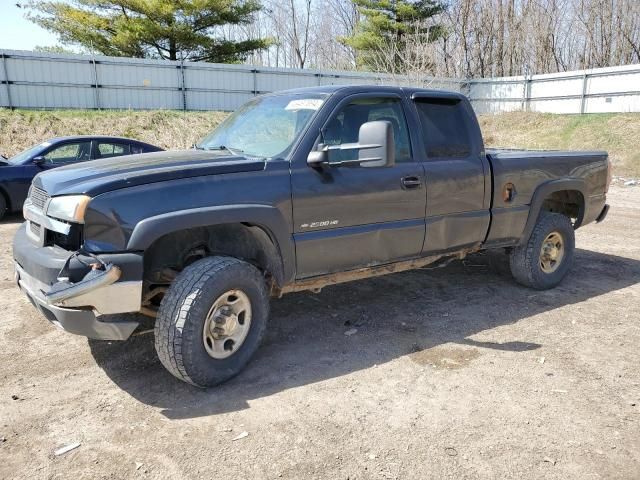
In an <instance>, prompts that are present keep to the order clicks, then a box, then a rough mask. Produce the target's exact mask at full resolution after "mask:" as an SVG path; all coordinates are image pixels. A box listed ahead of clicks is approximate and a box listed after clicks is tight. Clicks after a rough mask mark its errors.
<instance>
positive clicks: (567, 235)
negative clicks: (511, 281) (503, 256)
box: [509, 212, 576, 290]
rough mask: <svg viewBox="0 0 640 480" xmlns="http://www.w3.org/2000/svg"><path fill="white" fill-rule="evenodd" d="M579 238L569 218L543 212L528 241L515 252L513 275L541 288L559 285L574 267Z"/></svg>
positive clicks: (527, 284)
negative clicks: (576, 245) (572, 266)
mask: <svg viewBox="0 0 640 480" xmlns="http://www.w3.org/2000/svg"><path fill="white" fill-rule="evenodd" d="M575 242H576V240H575V232H574V230H573V225H572V224H571V220H569V218H567V217H566V216H564V215H561V214H559V213H549V212H542V213H541V214H540V218H538V222H537V223H536V226H535V227H534V229H533V232H532V233H531V236H530V237H529V240H528V241H527V243H525V244H524V245H520V246H518V247H516V248H514V249H513V251H512V252H511V256H510V259H509V264H510V266H511V273H512V274H513V277H514V278H515V279H516V281H517V282H518V283H520V284H522V285H524V286H527V287H531V288H535V289H537V290H547V289H549V288H553V287H555V286H556V285H558V284H559V283H560V282H561V281H562V279H563V278H564V276H565V275H566V274H567V272H568V271H569V268H571V264H572V262H573V254H574V250H575Z"/></svg>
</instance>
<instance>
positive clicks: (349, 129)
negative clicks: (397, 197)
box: [323, 98, 411, 163]
mask: <svg viewBox="0 0 640 480" xmlns="http://www.w3.org/2000/svg"><path fill="white" fill-rule="evenodd" d="M376 120H382V121H386V122H389V123H390V124H391V127H392V129H393V138H394V141H395V147H396V163H399V162H410V161H411V146H410V144H409V130H408V128H407V120H406V118H405V116H404V112H403V110H402V105H401V103H400V100H398V99H395V98H365V99H357V100H354V101H353V102H351V103H349V104H348V105H346V106H344V107H343V108H342V109H341V110H340V111H339V112H338V114H337V115H335V116H334V117H333V119H331V120H330V121H329V123H328V124H327V126H326V127H325V128H324V131H323V140H324V143H325V145H342V144H345V143H356V142H357V141H358V134H359V132H360V127H361V126H362V124H363V123H366V122H373V121H376ZM353 157H354V153H353V151H340V150H332V151H330V152H329V158H330V160H331V161H343V160H351V159H353Z"/></svg>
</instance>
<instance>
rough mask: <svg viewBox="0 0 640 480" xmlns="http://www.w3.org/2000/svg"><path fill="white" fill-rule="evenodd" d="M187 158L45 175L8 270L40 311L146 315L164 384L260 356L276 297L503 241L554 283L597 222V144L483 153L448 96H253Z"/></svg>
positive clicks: (104, 325) (520, 275) (109, 333)
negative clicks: (583, 229)
mask: <svg viewBox="0 0 640 480" xmlns="http://www.w3.org/2000/svg"><path fill="white" fill-rule="evenodd" d="M196 148H197V149H195V150H191V151H184V152H162V153H152V154H146V155H133V156H129V157H122V158H114V159H110V160H108V161H105V160H96V161H91V162H86V163H82V164H79V165H77V166H73V167H62V168H58V169H56V170H52V171H50V172H46V173H42V174H40V175H38V176H37V177H36V178H35V180H34V182H33V185H32V187H31V191H30V194H29V198H28V200H27V201H26V202H25V205H24V216H25V218H26V219H27V221H26V223H25V224H24V225H23V226H22V227H21V228H20V229H19V231H18V233H17V235H16V237H15V241H14V247H13V248H14V258H15V267H16V279H17V282H18V284H19V286H20V288H21V289H22V290H23V291H24V292H25V293H26V295H27V296H28V297H29V298H30V299H31V301H32V302H33V304H34V305H35V306H36V307H37V308H38V309H39V310H40V311H41V312H42V313H43V314H44V316H46V317H47V318H48V319H49V320H50V321H51V322H53V323H54V324H56V325H57V326H59V327H62V328H63V329H65V330H67V331H70V332H72V333H76V334H80V335H86V336H88V337H92V338H98V339H110V340H125V339H127V338H128V337H129V336H130V335H131V333H132V332H133V331H134V330H135V329H136V327H137V326H138V321H137V320H136V318H137V317H136V316H134V315H129V314H131V313H143V314H146V315H149V316H151V317H154V318H155V344H156V350H157V352H158V355H159V357H160V360H161V361H162V363H163V364H164V365H165V366H166V367H167V369H168V370H169V371H170V372H171V373H172V374H173V375H175V376H176V377H178V378H180V379H182V380H184V381H186V382H189V383H192V384H194V385H198V386H210V385H215V384H217V383H219V382H222V381H224V380H226V379H228V378H230V377H231V376H233V375H235V374H237V373H238V372H239V371H240V370H241V369H242V368H243V366H244V365H245V364H246V363H247V362H248V361H249V359H250V357H251V356H252V355H253V353H254V352H255V351H256V349H257V348H258V346H259V344H260V341H261V339H262V337H263V334H264V332H265V327H266V324H267V318H268V314H269V297H271V296H279V295H282V294H285V293H288V292H292V291H298V290H312V291H317V290H319V289H321V288H322V287H324V286H326V285H330V284H335V283H340V282H345V281H350V280H354V279H359V278H365V277H369V276H374V275H383V274H388V273H393V272H398V271H402V270H408V269H412V268H418V267H421V266H423V265H427V264H430V263H434V262H437V261H440V260H442V259H447V258H463V257H464V256H465V255H467V254H469V253H471V252H476V251H479V250H483V249H498V248H499V249H504V250H505V251H506V252H507V254H508V255H509V259H510V264H511V270H512V272H513V276H514V277H515V279H516V281H518V282H519V283H521V284H523V285H526V286H529V287H532V288H537V289H546V288H551V287H554V286H555V285H557V284H558V283H559V282H560V281H561V280H562V279H563V277H564V276H565V274H566V273H567V271H568V269H569V268H570V266H571V262H572V258H573V253H574V242H575V240H574V230H575V229H577V228H578V227H580V226H582V225H586V224H588V223H591V222H594V221H601V220H602V219H604V217H605V216H606V214H607V210H608V206H607V205H606V199H605V195H606V192H607V190H608V187H609V182H610V166H609V161H608V157H607V154H606V153H605V152H562V151H554V152H546V151H518V150H485V147H484V145H483V142H482V137H481V135H480V129H479V126H478V122H477V121H476V118H475V115H474V113H473V110H472V109H471V106H470V104H469V102H468V100H467V99H466V98H465V97H464V96H462V95H459V94H457V93H449V92H443V91H431V90H421V89H413V88H394V87H376V86H327V87H317V88H312V89H301V90H292V91H286V92H282V93H277V94H271V95H266V96H261V97H256V98H255V99H254V100H252V101H250V102H248V103H247V104H246V105H244V106H243V107H241V108H240V109H239V110H238V111H237V112H235V113H234V114H233V115H231V116H229V117H228V118H227V120H226V121H225V122H223V123H222V124H221V125H220V126H219V127H218V128H217V129H216V130H215V131H214V132H212V133H211V134H210V135H209V136H208V137H206V138H205V139H204V140H202V141H201V142H200V143H199V144H198V145H197V146H196Z"/></svg>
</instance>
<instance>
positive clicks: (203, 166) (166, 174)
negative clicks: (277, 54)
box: [33, 150, 265, 196]
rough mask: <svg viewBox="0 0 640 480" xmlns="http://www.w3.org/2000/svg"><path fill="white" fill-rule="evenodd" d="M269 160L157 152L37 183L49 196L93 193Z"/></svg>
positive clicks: (50, 175) (50, 174)
mask: <svg viewBox="0 0 640 480" xmlns="http://www.w3.org/2000/svg"><path fill="white" fill-rule="evenodd" d="M264 166H265V161H264V160H260V159H249V158H245V157H240V156H228V155H223V154H222V153H219V152H217V151H201V150H186V151H175V152H171V151H170V152H154V153H144V154H141V155H129V156H124V157H114V158H105V159H101V160H93V161H90V162H84V163H79V164H75V165H68V166H66V167H60V168H56V169H53V170H49V171H46V172H42V173H40V174H38V175H37V176H36V177H35V178H34V180H33V184H34V185H35V186H36V187H38V188H41V189H43V190H45V191H46V192H47V193H48V194H49V195H51V196H55V195H69V194H86V195H89V196H96V195H100V194H101V193H105V192H109V191H112V190H117V189H120V188H126V187H132V186H135V185H142V184H145V183H154V182H163V181H167V180H175V179H180V178H189V177H200V176H203V175H219V174H223V173H240V172H255V171H260V170H263V169H264Z"/></svg>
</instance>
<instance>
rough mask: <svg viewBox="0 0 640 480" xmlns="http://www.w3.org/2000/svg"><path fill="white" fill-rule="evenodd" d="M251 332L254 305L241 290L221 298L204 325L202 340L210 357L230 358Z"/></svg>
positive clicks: (213, 306)
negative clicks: (252, 307)
mask: <svg viewBox="0 0 640 480" xmlns="http://www.w3.org/2000/svg"><path fill="white" fill-rule="evenodd" d="M250 328H251V302H250V301H249V297H247V295H246V294H245V293H244V292H243V291H241V290H229V291H227V292H225V293H223V294H222V295H220V296H219V297H218V299H217V300H216V301H215V302H213V305H212V306H211V308H210V309H209V313H208V314H207V318H206V320H205V322H204V330H203V334H202V340H203V342H204V348H205V350H206V351H207V353H208V354H209V356H210V357H212V358H216V359H222V358H227V357H230V356H231V355H233V354H234V353H236V352H237V351H238V349H239V348H240V347H241V346H242V344H243V343H244V341H245V339H246V338H247V335H248V334H249V329H250Z"/></svg>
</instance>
